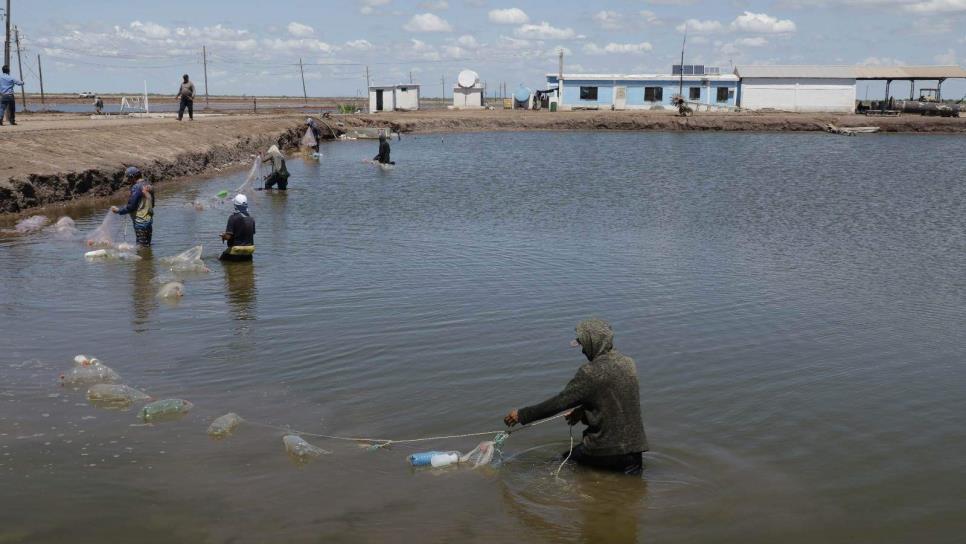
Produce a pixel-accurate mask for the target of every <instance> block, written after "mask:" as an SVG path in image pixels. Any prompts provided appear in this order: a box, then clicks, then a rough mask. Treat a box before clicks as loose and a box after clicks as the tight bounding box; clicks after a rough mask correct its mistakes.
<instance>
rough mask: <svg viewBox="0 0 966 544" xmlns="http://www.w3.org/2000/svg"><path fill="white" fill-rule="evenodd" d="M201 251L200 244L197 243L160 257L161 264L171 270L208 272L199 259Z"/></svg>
mask: <svg viewBox="0 0 966 544" xmlns="http://www.w3.org/2000/svg"><path fill="white" fill-rule="evenodd" d="M201 252H202V246H200V245H198V246H195V247H193V248H191V249H187V250H185V251H182V252H181V253H179V254H177V255H173V256H171V257H164V258H162V259H161V264H163V265H165V266H167V267H168V268H169V269H170V270H171V271H172V272H208V271H209V270H208V267H207V266H205V262H204V261H202V260H201Z"/></svg>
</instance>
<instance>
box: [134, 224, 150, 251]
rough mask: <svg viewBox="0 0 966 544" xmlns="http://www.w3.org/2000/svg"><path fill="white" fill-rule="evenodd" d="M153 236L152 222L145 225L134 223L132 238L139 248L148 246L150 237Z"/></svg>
mask: <svg viewBox="0 0 966 544" xmlns="http://www.w3.org/2000/svg"><path fill="white" fill-rule="evenodd" d="M152 234H154V222H153V221H148V222H147V223H138V222H137V221H135V222H134V238H135V239H136V240H137V244H138V245H139V246H150V245H151V235H152Z"/></svg>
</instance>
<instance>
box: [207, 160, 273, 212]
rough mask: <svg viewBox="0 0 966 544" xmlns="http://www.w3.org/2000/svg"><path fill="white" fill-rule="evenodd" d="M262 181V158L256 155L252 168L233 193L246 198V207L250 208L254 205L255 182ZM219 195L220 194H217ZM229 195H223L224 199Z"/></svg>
mask: <svg viewBox="0 0 966 544" xmlns="http://www.w3.org/2000/svg"><path fill="white" fill-rule="evenodd" d="M261 179H262V156H261V155H256V156H255V160H254V161H253V162H252V167H251V168H250V169H249V170H248V175H247V176H246V177H245V181H244V182H242V184H241V185H239V186H238V188H237V189H235V193H237V194H240V195H245V197H246V198H248V207H249V208H251V207H252V205H253V204H254V203H255V182H256V181H260V180H261ZM218 194H219V195H221V194H222V193H218ZM229 196H230V195H229V194H227V193H225V198H227V197H229Z"/></svg>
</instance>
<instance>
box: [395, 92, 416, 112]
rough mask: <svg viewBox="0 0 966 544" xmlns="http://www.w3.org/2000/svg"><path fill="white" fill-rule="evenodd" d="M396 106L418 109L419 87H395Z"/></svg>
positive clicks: (404, 108) (405, 108) (398, 107)
mask: <svg viewBox="0 0 966 544" xmlns="http://www.w3.org/2000/svg"><path fill="white" fill-rule="evenodd" d="M396 108H397V109H400V110H410V111H412V110H418V109H419V87H405V86H403V87H398V88H396Z"/></svg>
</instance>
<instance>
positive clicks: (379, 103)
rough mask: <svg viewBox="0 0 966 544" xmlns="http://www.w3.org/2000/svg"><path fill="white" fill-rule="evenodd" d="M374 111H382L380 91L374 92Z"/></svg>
mask: <svg viewBox="0 0 966 544" xmlns="http://www.w3.org/2000/svg"><path fill="white" fill-rule="evenodd" d="M376 111H382V89H378V90H376Z"/></svg>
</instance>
